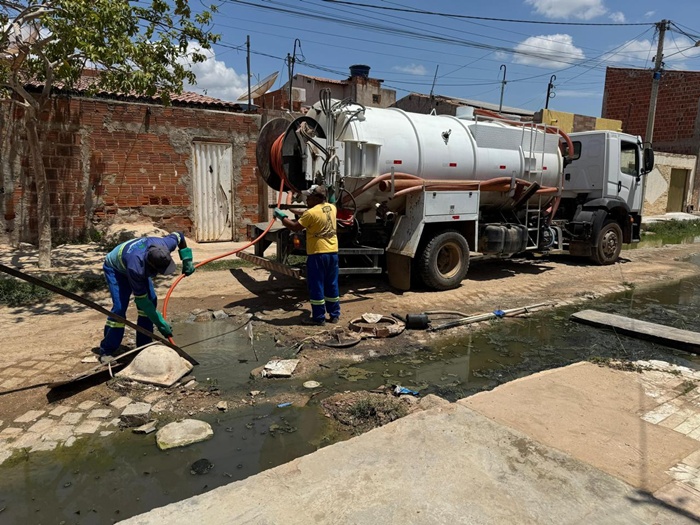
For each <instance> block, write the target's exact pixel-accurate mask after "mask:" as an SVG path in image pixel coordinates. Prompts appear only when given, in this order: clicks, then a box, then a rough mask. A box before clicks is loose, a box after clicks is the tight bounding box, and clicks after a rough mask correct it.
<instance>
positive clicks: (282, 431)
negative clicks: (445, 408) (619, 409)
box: [0, 261, 700, 524]
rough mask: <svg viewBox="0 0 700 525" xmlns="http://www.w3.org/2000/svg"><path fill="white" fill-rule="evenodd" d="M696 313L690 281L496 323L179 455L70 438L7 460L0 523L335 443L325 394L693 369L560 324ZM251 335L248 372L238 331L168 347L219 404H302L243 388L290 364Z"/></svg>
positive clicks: (166, 498)
mask: <svg viewBox="0 0 700 525" xmlns="http://www.w3.org/2000/svg"><path fill="white" fill-rule="evenodd" d="M696 262H700V261H696ZM699 303H700V278H697V279H689V280H685V281H682V282H680V283H675V284H671V285H667V286H665V287H663V288H657V289H654V290H652V291H646V292H643V293H642V292H639V291H636V290H629V291H627V292H625V293H623V294H619V295H617V296H614V297H608V298H606V299H605V300H603V301H596V302H592V303H586V304H585V305H584V306H581V307H566V308H560V309H557V310H550V311H543V312H540V313H537V314H535V315H533V316H532V317H529V318H518V319H505V320H497V321H494V322H492V323H491V325H492V326H491V327H490V328H489V329H486V330H482V331H478V332H473V333H472V332H467V333H466V335H465V332H460V334H461V335H460V336H459V337H453V338H448V339H445V340H442V341H441V342H440V344H439V345H436V346H435V347H434V348H431V349H427V350H420V351H415V352H413V353H410V354H406V355H399V356H392V357H388V358H382V359H375V360H371V361H368V362H364V363H360V364H358V365H354V366H349V367H346V370H344V371H342V372H341V373H338V371H335V370H325V371H323V370H322V371H320V372H319V374H318V375H317V376H315V377H313V378H312V379H315V380H317V381H319V382H321V383H322V384H323V391H322V392H321V393H320V395H318V396H316V397H314V398H313V399H311V401H310V402H309V403H308V405H307V406H306V407H294V406H292V407H287V408H278V407H277V406H276V405H271V404H258V405H255V406H247V407H244V408H242V409H239V410H233V411H230V412H227V413H220V414H214V415H209V416H206V417H202V419H205V420H207V421H209V422H210V423H211V424H212V426H213V428H214V437H213V439H211V440H210V441H207V442H204V443H198V444H195V445H192V446H189V447H186V448H182V449H174V450H171V451H168V452H162V451H159V450H158V449H157V447H156V445H155V438H154V437H153V435H150V436H141V435H135V434H132V433H131V432H129V431H124V432H117V433H115V434H114V435H113V436H109V437H106V438H97V437H93V438H87V439H80V440H78V441H77V442H76V443H75V444H74V445H73V447H70V448H63V447H60V448H59V449H57V450H56V451H54V452H40V453H30V454H28V455H26V456H25V457H14V458H13V459H11V460H10V461H8V462H6V464H5V465H2V466H0V508H3V507H5V510H4V511H2V512H1V513H0V521H2V522H3V523H59V522H61V521H65V522H66V523H85V524H99V523H112V522H113V521H115V520H120V519H124V518H126V517H129V516H132V515H135V514H138V513H141V512H145V511H147V510H149V509H151V508H154V507H158V506H161V505H165V504H167V503H170V502H173V501H178V500H181V499H184V498H187V497H191V496H193V495H197V494H200V493H202V492H206V491H208V490H211V489H213V488H216V487H218V486H221V485H224V484H227V483H229V482H232V481H235V480H239V479H243V478H245V477H248V476H250V475H252V474H255V473H258V472H260V471H262V470H265V469H267V468H271V467H274V466H276V465H279V464H281V463H285V462H287V461H290V460H292V459H294V458H296V457H299V456H301V455H304V454H308V453H310V452H312V451H314V450H316V449H317V448H319V447H320V446H323V445H326V444H329V443H332V442H333V441H335V440H338V439H343V438H345V437H346V436H344V435H336V434H329V425H328V419H327V418H325V417H324V415H323V413H322V410H320V408H319V406H318V404H319V402H320V400H321V399H323V398H324V397H325V396H328V395H331V394H333V393H336V392H342V391H346V390H351V391H354V390H370V389H373V388H376V387H378V386H380V385H384V384H401V385H402V386H406V387H408V388H410V389H412V390H417V391H419V392H420V394H421V395H425V394H427V393H435V394H438V395H441V396H442V397H445V398H447V399H450V400H455V399H459V398H462V397H465V396H468V395H471V394H473V393H475V392H478V391H481V390H484V389H489V388H493V387H495V386H497V385H498V384H501V383H504V382H507V381H511V380H513V379H515V378H518V377H522V376H526V375H529V374H532V373H534V372H537V371H541V370H546V369H550V368H555V367H559V366H565V365H567V364H570V363H573V362H576V361H580V360H586V359H595V358H598V357H600V358H606V357H617V358H625V359H640V358H641V359H649V358H656V359H665V360H672V361H673V360H684V359H685V360H688V361H692V362H694V363H696V364H700V357H698V356H693V355H691V354H687V353H684V352H681V351H673V350H671V349H668V348H666V347H662V346H658V345H655V344H653V343H648V342H644V341H639V340H636V339H632V338H628V337H624V336H619V337H618V336H616V335H615V334H614V333H613V332H611V331H606V330H601V329H596V328H593V327H588V326H584V325H579V324H576V323H573V322H570V321H569V320H568V317H569V315H570V314H571V313H573V312H574V311H577V310H580V309H583V308H594V309H598V310H602V311H606V312H610V313H617V314H620V315H625V316H629V317H634V318H637V319H642V320H647V321H652V322H658V323H661V324H665V325H669V326H675V327H677V328H684V329H688V330H694V331H700V314H699V313H698V306H699ZM254 331H255V330H254ZM254 335H255V337H254V345H255V346H254V348H255V351H256V353H257V355H258V357H259V361H258V362H256V361H255V354H254V352H253V348H251V344H250V341H249V339H248V334H247V333H246V332H245V331H244V330H243V329H242V327H241V325H240V323H239V324H235V323H234V322H232V321H218V322H212V323H201V324H199V323H192V324H181V325H179V326H176V336H177V340H178V342H179V343H180V344H181V345H182V346H183V347H186V350H187V352H188V353H191V354H192V355H193V356H194V357H195V358H197V359H198V360H199V361H200V363H201V365H200V366H198V367H197V368H196V369H195V371H194V373H195V374H196V376H197V380H198V381H199V382H200V384H203V385H207V384H210V385H215V386H217V387H219V388H220V389H221V391H222V395H223V397H224V398H229V399H232V398H235V396H241V397H244V396H246V394H247V393H248V392H249V391H250V390H252V389H258V390H265V391H266V395H267V397H272V396H279V395H280V394H284V393H290V394H291V393H296V394H298V393H302V392H303V393H306V394H308V393H309V391H306V390H305V389H304V388H303V386H302V382H303V381H302V380H297V379H291V380H275V381H265V380H260V379H258V380H251V379H250V377H249V374H250V371H251V370H252V369H253V368H255V367H257V366H260V365H262V364H264V363H265V362H267V360H268V358H269V357H271V356H273V355H275V356H279V357H292V355H289V356H286V355H283V354H284V351H285V350H286V349H284V348H278V347H276V346H275V344H274V341H273V340H272V339H271V337H270V336H268V335H266V334H263V333H259V334H254ZM402 337H410V333H407V334H406V335H404V336H402ZM396 341H398V344H405V342H406V339H401V340H386V344H389V345H390V344H397V342H396ZM289 350H290V353H291V352H292V350H291V349H289ZM306 379H308V378H306ZM306 379H305V380H306ZM195 417H199V416H195ZM201 458H206V459H208V460H209V461H211V462H212V463H213V464H214V468H213V469H212V470H211V471H210V472H208V473H207V474H204V475H193V474H191V473H190V465H191V464H192V463H194V462H195V461H197V460H199V459H201Z"/></svg>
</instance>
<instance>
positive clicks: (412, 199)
mask: <svg viewBox="0 0 700 525" xmlns="http://www.w3.org/2000/svg"><path fill="white" fill-rule="evenodd" d="M463 109H464V110H465V111H464V112H463V113H458V114H457V115H456V116H449V115H436V114H427V115H426V114H417V113H409V112H406V111H403V110H401V109H397V108H387V109H380V108H373V107H364V106H362V105H360V104H357V103H353V102H351V101H347V100H344V101H336V100H332V99H331V98H330V94H329V93H322V95H321V100H320V101H319V102H318V103H316V104H315V105H314V106H313V107H312V108H311V109H310V110H309V112H308V113H307V114H306V115H304V116H302V117H299V118H297V119H295V120H293V121H291V122H290V121H289V120H286V119H281V118H280V119H274V120H271V121H269V122H268V123H267V124H266V125H265V126H263V128H262V130H261V132H260V136H259V139H258V144H257V163H258V173H259V176H261V177H262V178H263V179H264V180H265V182H266V183H267V184H268V185H269V186H270V187H271V188H273V189H275V190H278V191H279V190H282V191H283V192H285V195H287V198H286V199H284V200H283V201H282V205H281V206H280V207H281V208H283V209H286V210H289V211H288V212H287V213H289V214H292V213H295V214H300V213H302V212H303V210H304V206H305V204H304V202H303V199H302V198H301V196H300V192H301V191H302V190H304V189H307V188H308V187H309V186H311V185H312V184H323V185H325V186H326V187H327V189H328V194H329V200H331V201H332V202H335V203H336V205H337V207H338V240H339V257H340V265H341V267H340V273H341V274H354V273H382V272H386V273H387V275H388V277H389V282H390V283H391V284H392V286H394V287H397V288H399V289H403V290H406V289H409V288H410V287H411V286H412V284H413V285H416V284H418V283H419V282H422V283H423V284H424V285H425V286H427V287H429V288H432V289H437V290H446V289H450V288H454V287H457V286H458V285H459V284H460V282H461V281H462V280H463V279H464V278H465V276H466V274H467V270H468V268H469V262H470V259H471V260H474V259H475V258H484V257H501V258H503V257H512V256H515V255H520V254H528V253H533V254H537V253H539V254H546V253H550V254H555V253H569V254H572V255H577V256H583V257H588V258H590V259H591V260H592V261H593V262H595V263H596V264H612V263H614V262H615V261H617V259H618V257H619V255H620V250H621V248H622V245H623V243H633V242H637V241H639V237H640V230H641V207H642V198H643V187H644V175H645V174H646V173H648V172H649V171H651V169H652V168H653V163H654V155H653V151H652V150H651V148H649V147H645V145H644V144H643V143H642V140H641V138H640V137H635V136H631V135H627V134H624V133H619V132H615V131H587V132H581V133H571V134H569V135H567V134H565V133H563V132H561V131H560V130H558V129H557V128H555V127H551V126H547V125H543V124H535V123H532V122H520V121H516V120H509V119H508V118H504V117H502V116H501V115H498V114H494V113H489V112H486V111H480V110H472V109H471V108H463ZM264 226H265V225H264V224H259V225H253V227H252V228H251V230H250V231H249V235H250V236H253V237H255V236H258V235H259V234H261V232H262V231H263V228H264ZM272 242H276V243H277V256H276V260H274V261H272V260H269V259H265V258H263V253H264V251H265V249H266V248H267V247H269V246H270V244H271V243H272ZM304 250H305V245H304V235H303V232H302V233H301V234H294V233H292V232H290V231H289V230H287V229H285V228H283V227H281V226H279V225H275V227H273V228H272V229H271V230H270V231H269V232H268V233H267V234H266V235H265V237H264V238H263V239H262V241H261V242H259V243H258V244H257V245H256V252H255V255H252V254H241V255H242V256H243V258H246V259H248V260H250V261H252V262H255V263H256V264H259V265H261V266H263V267H265V268H268V269H270V270H276V271H281V272H283V273H286V274H288V275H294V276H299V277H302V276H303V273H304V267H303V264H301V265H298V266H294V265H293V264H290V262H292V261H294V260H295V258H294V257H293V256H294V255H302V254H304V253H305V251H304ZM297 260H298V259H297Z"/></svg>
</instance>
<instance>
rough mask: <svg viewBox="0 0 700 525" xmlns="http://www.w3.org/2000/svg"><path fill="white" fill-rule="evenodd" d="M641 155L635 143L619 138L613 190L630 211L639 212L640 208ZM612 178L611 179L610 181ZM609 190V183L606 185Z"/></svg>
mask: <svg viewBox="0 0 700 525" xmlns="http://www.w3.org/2000/svg"><path fill="white" fill-rule="evenodd" d="M640 157H641V153H640V151H639V146H638V145H637V142H636V141H631V140H626V139H625V138H622V137H621V138H620V141H619V159H620V160H619V166H618V168H617V171H618V174H617V181H616V187H615V188H614V191H615V193H613V192H610V193H611V195H617V197H619V198H620V199H622V200H623V201H625V202H626V203H627V205H628V206H629V207H630V210H631V211H639V210H641V208H642V191H641V190H642V188H641V178H640V176H639V173H640V170H641V158H640ZM612 178H613V177H611V179H612ZM608 188H609V190H612V189H613V188H610V183H609V184H608Z"/></svg>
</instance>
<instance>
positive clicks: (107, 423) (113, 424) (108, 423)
mask: <svg viewBox="0 0 700 525" xmlns="http://www.w3.org/2000/svg"><path fill="white" fill-rule="evenodd" d="M102 426H103V427H118V426H119V418H118V417H115V418H114V419H112V420H111V421H105V422H104V423H102Z"/></svg>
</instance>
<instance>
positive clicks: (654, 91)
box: [644, 20, 671, 143]
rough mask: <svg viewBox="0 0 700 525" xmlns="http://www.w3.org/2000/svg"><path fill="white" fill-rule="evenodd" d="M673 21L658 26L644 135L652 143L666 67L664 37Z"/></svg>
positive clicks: (663, 22) (665, 21) (663, 21)
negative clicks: (660, 85)
mask: <svg viewBox="0 0 700 525" xmlns="http://www.w3.org/2000/svg"><path fill="white" fill-rule="evenodd" d="M670 26H671V23H670V21H669V20H662V21H661V22H657V24H656V28H657V29H658V30H659V43H658V46H657V48H656V57H655V58H654V75H653V77H652V81H651V97H650V98H649V117H648V118H647V132H646V134H645V135H644V140H645V141H646V142H649V143H651V142H652V141H653V139H654V120H655V119H656V99H657V98H658V96H659V82H660V80H661V72H662V70H663V67H664V63H663V58H664V37H665V36H666V30H667V29H669V28H670Z"/></svg>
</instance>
